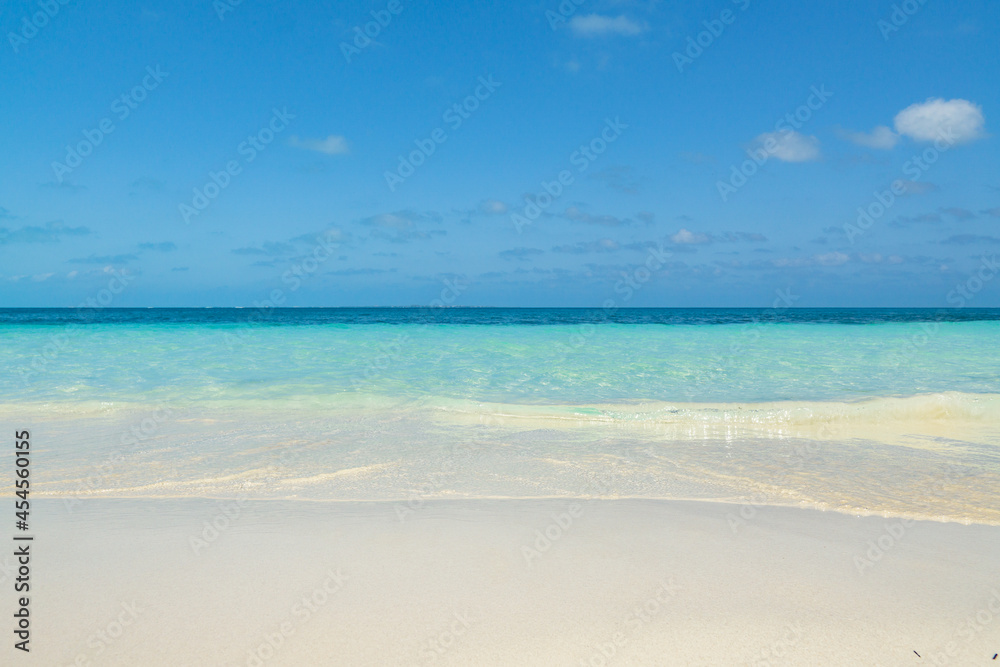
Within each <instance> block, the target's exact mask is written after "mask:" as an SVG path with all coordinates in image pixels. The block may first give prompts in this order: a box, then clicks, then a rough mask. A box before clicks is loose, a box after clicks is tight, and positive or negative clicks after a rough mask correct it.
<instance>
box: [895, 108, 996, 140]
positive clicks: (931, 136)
mask: <svg viewBox="0 0 1000 667" xmlns="http://www.w3.org/2000/svg"><path fill="white" fill-rule="evenodd" d="M894 122H895V125H896V131H897V132H899V133H900V134H905V135H906V136H908V137H910V138H912V139H916V140H917V141H934V140H936V139H939V138H940V137H941V136H942V135H944V136H946V137H947V136H953V137H954V139H955V142H956V143H965V142H969V141H974V140H976V139H979V138H981V137H983V136H984V132H983V125H984V124H985V119H984V118H983V109H982V107H980V106H979V105H977V104H973V103H972V102H970V101H968V100H962V99H955V100H947V101H946V100H943V99H941V98H940V97H938V98H931V99H928V100H927V101H926V102H922V103H918V104H911V105H910V106H908V107H906V108H905V109H903V110H902V111H900V112H899V113H898V114H896V118H895V121H894Z"/></svg>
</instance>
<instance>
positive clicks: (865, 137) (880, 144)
mask: <svg viewBox="0 0 1000 667" xmlns="http://www.w3.org/2000/svg"><path fill="white" fill-rule="evenodd" d="M837 135H838V136H839V137H840V138H841V139H846V140H847V141H850V142H851V143H852V144H857V145H858V146H864V147H865V148H881V149H884V150H888V149H890V148H892V147H893V146H895V145H896V144H897V143H898V142H899V135H898V134H896V133H895V132H893V131H892V130H891V129H889V128H888V127H886V126H885V125H879V126H878V127H876V128H875V129H874V130H872V131H871V132H853V131H851V130H837Z"/></svg>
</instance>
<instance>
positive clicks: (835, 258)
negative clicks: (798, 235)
mask: <svg viewBox="0 0 1000 667" xmlns="http://www.w3.org/2000/svg"><path fill="white" fill-rule="evenodd" d="M849 259H850V257H848V256H847V255H845V254H844V253H842V252H837V251H836V250H834V251H833V252H828V253H824V254H822V255H816V261H817V262H818V263H819V264H822V265H823V266H840V265H841V264H846V263H847V261H848V260H849Z"/></svg>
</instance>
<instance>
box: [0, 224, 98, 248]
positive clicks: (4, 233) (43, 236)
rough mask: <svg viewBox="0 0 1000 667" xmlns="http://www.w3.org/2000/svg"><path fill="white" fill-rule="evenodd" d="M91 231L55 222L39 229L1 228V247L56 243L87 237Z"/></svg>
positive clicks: (35, 226) (35, 227) (29, 226)
mask: <svg viewBox="0 0 1000 667" xmlns="http://www.w3.org/2000/svg"><path fill="white" fill-rule="evenodd" d="M87 234H90V230H89V229H88V228H86V227H67V226H66V225H65V224H64V223H63V222H61V221H59V220H54V221H52V222H47V223H45V225H43V226H41V227H39V226H37V225H28V226H26V227H20V228H19V229H8V228H6V227H0V245H7V244H11V243H56V242H57V241H60V240H62V239H63V238H65V237H67V236H86V235H87Z"/></svg>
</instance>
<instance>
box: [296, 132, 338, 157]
mask: <svg viewBox="0 0 1000 667" xmlns="http://www.w3.org/2000/svg"><path fill="white" fill-rule="evenodd" d="M288 143H289V144H290V145H292V146H295V147H296V148H304V149H306V150H307V151H317V152H319V153H326V154H327V155H344V154H346V153H348V152H350V148H349V147H348V145H347V139H345V138H344V137H341V136H339V135H336V134H331V135H330V136H328V137H327V138H326V139H299V138H298V137H295V136H293V137H292V138H291V139H289V141H288Z"/></svg>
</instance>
